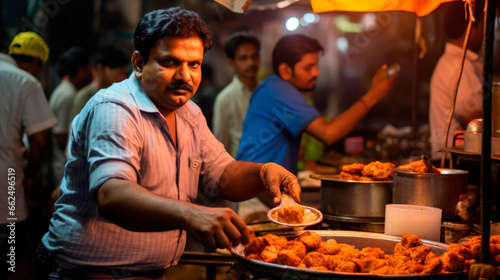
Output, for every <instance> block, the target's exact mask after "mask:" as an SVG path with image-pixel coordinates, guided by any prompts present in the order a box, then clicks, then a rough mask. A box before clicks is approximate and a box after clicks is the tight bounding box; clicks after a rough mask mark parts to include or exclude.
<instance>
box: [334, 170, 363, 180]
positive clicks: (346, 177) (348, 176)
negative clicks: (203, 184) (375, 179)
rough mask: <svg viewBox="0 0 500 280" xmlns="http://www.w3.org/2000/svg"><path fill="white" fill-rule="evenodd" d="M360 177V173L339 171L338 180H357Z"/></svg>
mask: <svg viewBox="0 0 500 280" xmlns="http://www.w3.org/2000/svg"><path fill="white" fill-rule="evenodd" d="M359 177H361V175H360V174H352V173H347V172H343V171H342V172H340V177H339V178H340V180H350V181H357V180H358V179H359Z"/></svg>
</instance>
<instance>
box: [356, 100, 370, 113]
mask: <svg viewBox="0 0 500 280" xmlns="http://www.w3.org/2000/svg"><path fill="white" fill-rule="evenodd" d="M358 102H360V103H361V104H363V105H365V108H366V110H367V111H370V106H368V103H366V101H365V100H364V99H363V97H361V98H360V99H358Z"/></svg>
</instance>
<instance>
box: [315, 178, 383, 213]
mask: <svg viewBox="0 0 500 280" xmlns="http://www.w3.org/2000/svg"><path fill="white" fill-rule="evenodd" d="M320 179H321V189H320V210H321V212H323V213H324V214H330V215H335V216H342V217H354V218H383V217H384V216H385V205H386V204H390V203H392V181H369V182H365V181H349V180H340V179H339V176H338V175H335V176H328V177H320Z"/></svg>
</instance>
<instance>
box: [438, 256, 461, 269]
mask: <svg viewBox="0 0 500 280" xmlns="http://www.w3.org/2000/svg"><path fill="white" fill-rule="evenodd" d="M441 260H442V261H443V268H445V269H446V270H448V271H462V270H464V268H465V259H464V257H462V256H460V255H458V254H457V253H455V252H446V253H444V255H443V257H442V259H441Z"/></svg>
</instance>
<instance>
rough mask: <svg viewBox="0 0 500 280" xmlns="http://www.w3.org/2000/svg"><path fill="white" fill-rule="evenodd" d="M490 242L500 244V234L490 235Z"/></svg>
mask: <svg viewBox="0 0 500 280" xmlns="http://www.w3.org/2000/svg"><path fill="white" fill-rule="evenodd" d="M490 244H500V235H492V236H490ZM498 253H500V252H498Z"/></svg>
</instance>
